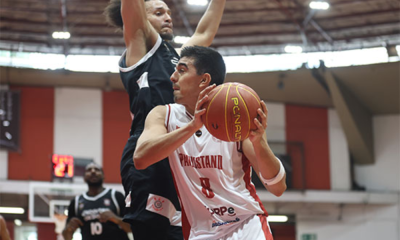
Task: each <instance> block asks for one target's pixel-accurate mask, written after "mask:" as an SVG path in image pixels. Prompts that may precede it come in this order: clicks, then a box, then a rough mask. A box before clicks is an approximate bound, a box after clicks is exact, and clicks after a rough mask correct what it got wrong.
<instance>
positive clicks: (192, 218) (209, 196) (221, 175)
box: [165, 104, 267, 240]
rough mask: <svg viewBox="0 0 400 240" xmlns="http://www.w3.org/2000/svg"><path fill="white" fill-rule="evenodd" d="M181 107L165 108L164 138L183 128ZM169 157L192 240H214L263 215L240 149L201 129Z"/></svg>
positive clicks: (186, 118)
mask: <svg viewBox="0 0 400 240" xmlns="http://www.w3.org/2000/svg"><path fill="white" fill-rule="evenodd" d="M192 119H193V116H191V115H190V114H189V113H188V112H186V109H185V107H184V106H182V105H179V104H169V105H167V113H166V118H165V125H166V127H167V128H168V132H171V131H174V130H176V129H178V128H180V127H183V126H185V125H187V124H188V123H189V122H190V121H191V120H192ZM200 131H201V133H199V132H197V133H196V134H194V135H193V136H192V137H190V138H189V139H188V140H187V141H186V142H185V143H184V144H183V145H182V146H180V147H179V148H178V149H177V150H176V151H174V152H173V153H172V154H171V155H170V156H169V161H170V165H171V169H172V171H173V175H174V179H175V182H176V185H177V187H178V192H179V196H180V199H181V202H182V205H183V208H184V211H185V213H186V215H187V218H188V222H189V224H190V239H193V240H203V239H217V238H221V237H223V236H225V235H227V234H229V233H231V232H233V231H235V230H236V228H237V227H239V226H240V225H241V223H242V222H243V221H245V220H246V219H248V218H250V217H252V216H254V215H255V214H265V215H267V212H266V211H265V209H264V207H263V205H262V203H261V201H260V200H259V198H258V196H257V194H256V190H255V187H254V185H253V183H252V182H251V166H250V162H249V161H248V160H247V159H246V157H245V156H244V154H242V153H241V152H240V151H238V146H239V144H238V143H234V142H224V141H220V140H218V139H216V138H215V137H213V136H212V135H211V134H210V133H209V132H208V131H207V129H206V128H205V127H204V126H203V127H202V128H201V129H200Z"/></svg>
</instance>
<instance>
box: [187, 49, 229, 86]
mask: <svg viewBox="0 0 400 240" xmlns="http://www.w3.org/2000/svg"><path fill="white" fill-rule="evenodd" d="M183 57H187V58H191V59H193V60H194V62H193V65H194V67H195V68H196V70H197V74H198V75H201V74H204V73H208V74H210V75H211V82H210V85H212V84H214V83H215V84H216V85H220V84H222V83H224V80H225V75H226V67H225V62H224V59H223V58H222V56H221V54H219V52H217V51H215V50H213V49H211V48H209V47H201V46H189V47H185V48H184V49H182V52H181V58H183Z"/></svg>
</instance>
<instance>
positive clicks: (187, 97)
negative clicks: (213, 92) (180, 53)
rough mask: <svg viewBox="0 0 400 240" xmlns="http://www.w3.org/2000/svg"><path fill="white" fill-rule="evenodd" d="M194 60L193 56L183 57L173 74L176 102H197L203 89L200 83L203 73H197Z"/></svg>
mask: <svg viewBox="0 0 400 240" xmlns="http://www.w3.org/2000/svg"><path fill="white" fill-rule="evenodd" d="M193 62H194V60H193V59H191V58H187V57H183V58H181V59H180V60H179V62H178V64H177V65H176V68H175V72H174V73H173V74H172V75H171V81H172V84H173V85H172V87H173V89H174V99H175V102H176V103H180V104H183V105H189V104H194V105H195V104H196V101H197V97H198V95H199V93H200V91H201V89H200V88H199V85H200V82H201V81H202V75H197V72H196V68H195V67H194V65H193Z"/></svg>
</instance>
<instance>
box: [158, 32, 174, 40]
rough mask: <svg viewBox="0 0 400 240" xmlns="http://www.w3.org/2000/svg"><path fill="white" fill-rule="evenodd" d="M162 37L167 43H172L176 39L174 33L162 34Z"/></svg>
mask: <svg viewBox="0 0 400 240" xmlns="http://www.w3.org/2000/svg"><path fill="white" fill-rule="evenodd" d="M160 36H161V38H162V39H163V40H166V41H172V39H174V34H173V33H160Z"/></svg>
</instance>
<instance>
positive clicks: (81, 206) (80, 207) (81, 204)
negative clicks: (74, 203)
mask: <svg viewBox="0 0 400 240" xmlns="http://www.w3.org/2000/svg"><path fill="white" fill-rule="evenodd" d="M84 206H85V204H83V202H81V203H79V210H82V209H83V207H84Z"/></svg>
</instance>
